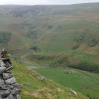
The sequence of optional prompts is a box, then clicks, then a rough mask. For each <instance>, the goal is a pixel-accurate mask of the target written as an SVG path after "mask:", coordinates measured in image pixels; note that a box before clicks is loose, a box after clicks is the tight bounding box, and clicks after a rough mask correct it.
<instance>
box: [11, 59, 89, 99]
mask: <svg viewBox="0 0 99 99" xmlns="http://www.w3.org/2000/svg"><path fill="white" fill-rule="evenodd" d="M13 66H14V70H13V74H14V76H15V77H16V79H17V82H18V83H20V84H22V85H23V88H22V94H21V96H22V99H46V98H47V99H61V98H62V99H88V98H87V97H84V96H83V95H81V94H79V93H77V95H75V94H74V93H73V91H70V92H69V89H68V90H67V91H66V89H67V88H65V87H63V86H61V85H59V84H57V83H55V82H53V81H51V80H49V79H46V78H45V80H44V81H41V80H40V79H39V78H38V77H40V76H41V75H40V74H38V73H37V72H35V71H33V70H27V69H26V68H25V67H24V66H23V65H21V64H19V63H17V62H15V61H14V60H13Z"/></svg>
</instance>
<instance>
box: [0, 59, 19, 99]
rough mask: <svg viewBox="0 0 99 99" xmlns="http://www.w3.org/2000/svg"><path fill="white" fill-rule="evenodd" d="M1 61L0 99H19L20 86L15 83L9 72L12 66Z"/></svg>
mask: <svg viewBox="0 0 99 99" xmlns="http://www.w3.org/2000/svg"><path fill="white" fill-rule="evenodd" d="M2 60H3V59H1V60H0V99H21V96H20V91H21V85H19V84H17V83H16V79H15V77H14V76H13V74H12V72H11V70H12V68H13V66H11V64H10V63H9V62H6V63H4V62H3V61H2Z"/></svg>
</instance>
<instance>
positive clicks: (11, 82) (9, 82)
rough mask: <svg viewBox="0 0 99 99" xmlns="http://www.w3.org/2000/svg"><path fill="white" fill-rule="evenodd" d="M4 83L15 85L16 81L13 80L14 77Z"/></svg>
mask: <svg viewBox="0 0 99 99" xmlns="http://www.w3.org/2000/svg"><path fill="white" fill-rule="evenodd" d="M5 83H6V84H8V85H11V84H14V83H16V79H15V77H12V78H10V79H7V80H5Z"/></svg>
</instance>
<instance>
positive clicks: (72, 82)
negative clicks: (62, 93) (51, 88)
mask: <svg viewBox="0 0 99 99" xmlns="http://www.w3.org/2000/svg"><path fill="white" fill-rule="evenodd" d="M35 71H37V72H39V73H40V74H42V75H43V76H45V77H46V78H49V79H52V80H53V81H55V82H57V83H59V84H61V85H63V86H68V87H69V88H72V89H74V90H77V91H79V92H81V93H82V94H84V95H86V96H90V97H91V99H94V98H95V99H98V98H99V93H98V91H99V85H98V83H99V74H94V73H89V72H85V71H81V70H76V69H71V68H44V69H35Z"/></svg>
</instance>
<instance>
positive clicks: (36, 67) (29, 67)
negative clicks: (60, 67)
mask: <svg viewBox="0 0 99 99" xmlns="http://www.w3.org/2000/svg"><path fill="white" fill-rule="evenodd" d="M26 67H27V68H28V69H29V70H31V69H38V68H48V66H26Z"/></svg>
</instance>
